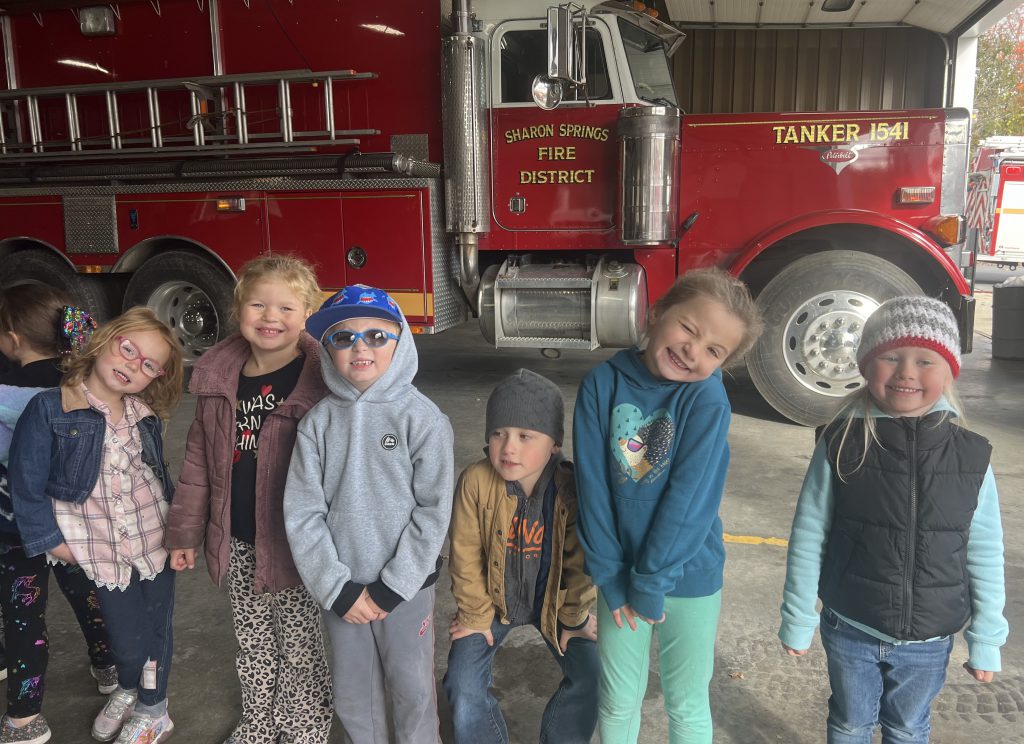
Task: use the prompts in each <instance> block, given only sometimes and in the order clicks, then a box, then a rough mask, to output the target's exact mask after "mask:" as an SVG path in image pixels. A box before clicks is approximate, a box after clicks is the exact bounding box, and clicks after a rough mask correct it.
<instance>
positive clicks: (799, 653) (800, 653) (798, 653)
mask: <svg viewBox="0 0 1024 744" xmlns="http://www.w3.org/2000/svg"><path fill="white" fill-rule="evenodd" d="M782 648H784V649H785V650H786V653H787V654H789V655H790V656H803V655H804V654H806V653H807V651H808V649H806V648H805V649H804V650H803V651H797V650H796V649H795V648H792V647H790V646H787V645H786V644H785V643H783V644H782Z"/></svg>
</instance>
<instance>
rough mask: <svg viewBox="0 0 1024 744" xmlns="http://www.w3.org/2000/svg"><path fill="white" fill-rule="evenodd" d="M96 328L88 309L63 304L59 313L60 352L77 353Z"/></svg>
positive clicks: (87, 341)
mask: <svg viewBox="0 0 1024 744" xmlns="http://www.w3.org/2000/svg"><path fill="white" fill-rule="evenodd" d="M95 330H96V321H95V320H94V319H93V317H92V315H90V314H89V311H88V310H83V309H82V308H80V307H72V306H70V305H65V306H64V312H63V313H62V314H61V350H60V353H61V354H78V353H79V352H81V351H82V349H84V348H85V345H86V344H87V343H89V337H90V336H92V332H93V331H95Z"/></svg>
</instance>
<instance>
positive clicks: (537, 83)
mask: <svg viewBox="0 0 1024 744" xmlns="http://www.w3.org/2000/svg"><path fill="white" fill-rule="evenodd" d="M530 93H532V94H533V102H534V103H536V104H537V105H538V106H540V107H541V108H542V109H544V110H545V111H551V110H552V109H553V108H555V107H556V106H558V104H560V103H561V102H562V82H561V81H560V80H557V79H555V78H550V77H546V76H544V75H538V76H537V77H535V78H534V79H533V84H532V85H531V86H530Z"/></svg>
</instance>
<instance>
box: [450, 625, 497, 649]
mask: <svg viewBox="0 0 1024 744" xmlns="http://www.w3.org/2000/svg"><path fill="white" fill-rule="evenodd" d="M474 633H479V634H480V635H482V636H483V637H484V640H485V641H487V645H488V646H493V645H494V635H493V634H492V633H491V629H490V628H488V629H487V630H473V629H472V628H467V627H466V626H465V625H463V624H462V623H460V622H459V621H458V620H455V619H452V623H451V625H449V626H448V638H449V640H452V641H457V640H459V639H460V638H466V637H467V636H471V635H473V634H474Z"/></svg>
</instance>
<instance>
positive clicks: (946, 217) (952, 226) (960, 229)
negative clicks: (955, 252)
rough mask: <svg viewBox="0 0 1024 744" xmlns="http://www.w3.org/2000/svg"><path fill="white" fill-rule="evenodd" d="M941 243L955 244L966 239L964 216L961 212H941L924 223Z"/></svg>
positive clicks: (926, 228) (927, 229) (925, 227)
mask: <svg viewBox="0 0 1024 744" xmlns="http://www.w3.org/2000/svg"><path fill="white" fill-rule="evenodd" d="M923 227H924V229H925V230H926V231H928V232H930V233H931V234H932V235H934V236H935V237H936V238H938V240H939V242H940V243H944V244H946V245H953V244H955V243H959V242H961V241H962V240H963V239H964V218H963V217H962V216H961V215H959V214H940V215H939V216H938V217H932V218H931V219H930V220H928V221H927V222H926V223H924V225H923Z"/></svg>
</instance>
